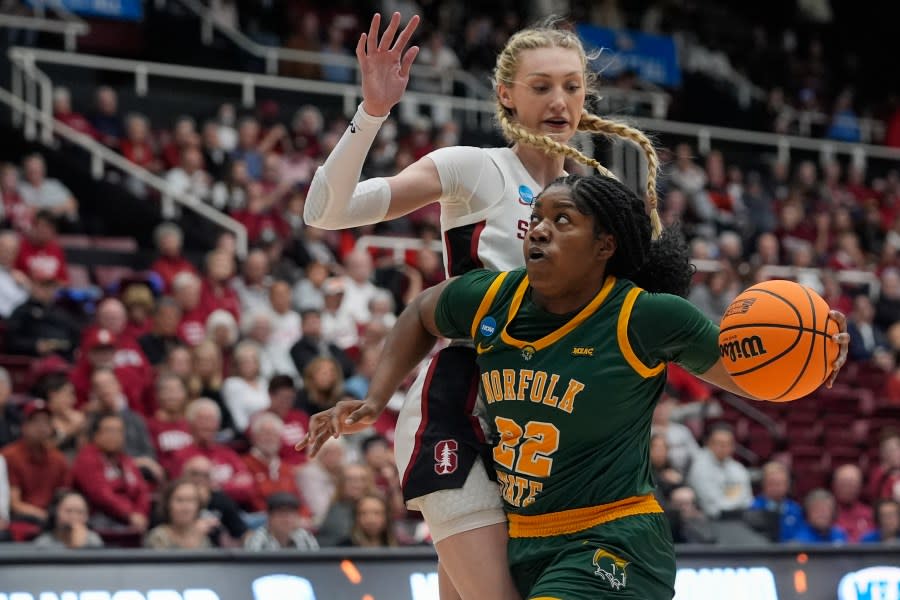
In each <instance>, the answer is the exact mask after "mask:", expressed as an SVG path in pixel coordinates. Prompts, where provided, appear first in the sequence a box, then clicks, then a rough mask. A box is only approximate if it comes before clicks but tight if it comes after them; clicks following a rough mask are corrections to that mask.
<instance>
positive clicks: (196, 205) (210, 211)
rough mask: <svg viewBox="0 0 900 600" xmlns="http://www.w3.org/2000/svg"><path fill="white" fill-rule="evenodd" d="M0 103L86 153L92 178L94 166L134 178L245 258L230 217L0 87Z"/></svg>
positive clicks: (242, 230)
mask: <svg viewBox="0 0 900 600" xmlns="http://www.w3.org/2000/svg"><path fill="white" fill-rule="evenodd" d="M0 102H2V103H3V104H6V105H7V106H9V107H10V109H12V110H14V111H18V112H21V113H24V114H26V115H28V116H29V117H30V118H32V119H35V120H38V121H40V122H41V123H42V124H43V125H44V126H45V127H47V128H49V129H50V130H51V131H52V132H53V133H55V134H56V135H58V136H59V137H61V138H63V139H65V140H67V141H69V142H71V143H72V144H74V145H76V146H79V147H81V148H83V149H84V150H85V151H87V152H88V153H90V155H91V164H92V171H93V174H94V176H95V177H99V176H102V168H101V169H98V168H97V165H100V167H102V166H103V164H104V163H105V164H110V165H112V166H114V167H116V168H117V169H121V170H122V171H124V172H126V173H128V174H129V175H130V176H132V177H134V178H135V179H137V180H138V181H140V182H141V183H143V184H145V185H147V186H148V187H150V188H153V189H155V190H157V191H158V192H159V193H160V194H161V195H162V196H163V198H164V201H165V200H171V201H174V202H177V203H178V204H181V205H182V206H185V207H186V208H189V209H191V210H192V211H194V212H196V213H198V214H199V215H201V216H202V217H205V218H206V219H209V220H210V221H212V222H213V223H215V224H216V225H218V226H219V227H222V228H223V229H227V230H229V231H231V232H233V233H234V235H235V240H236V250H237V253H238V256H240V257H244V256H246V254H247V229H246V227H244V226H243V225H242V224H241V223H239V222H238V221H235V220H234V219H232V218H231V217H229V216H227V215H224V214H222V213H221V212H219V211H218V210H216V209H215V208H213V207H211V206H209V205H208V204H205V203H204V202H202V201H201V200H199V199H198V198H197V197H196V196H194V195H192V194H187V193H179V192H176V191H174V190H173V189H172V188H171V186H170V185H169V183H168V182H167V181H166V180H165V179H162V178H161V177H158V176H156V175H154V174H153V173H151V172H150V171H148V170H146V169H144V168H142V167H139V166H137V165H136V164H134V163H133V162H131V161H130V160H128V159H127V158H125V157H123V156H121V155H119V154H116V153H115V152H113V151H112V150H110V149H109V148H107V147H106V146H104V145H103V144H100V143H99V142H97V141H96V140H94V139H93V138H91V137H89V136H87V135H85V134H83V133H80V132H78V131H76V130H74V129H72V128H71V127H69V126H68V125H66V124H65V123H62V122H60V121H57V120H56V119H54V118H52V117H50V118H49V119H48V117H47V116H46V115H45V114H44V113H43V112H41V111H39V110H37V109H36V108H34V107H33V106H30V105H29V104H27V103H25V102H23V101H22V100H20V99H19V98H16V97H15V96H14V95H12V94H11V93H10V92H9V91H7V90H5V89H4V88H2V87H0Z"/></svg>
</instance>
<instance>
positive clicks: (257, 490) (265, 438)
mask: <svg viewBox="0 0 900 600" xmlns="http://www.w3.org/2000/svg"><path fill="white" fill-rule="evenodd" d="M283 432H284V423H283V422H282V421H281V419H280V418H278V416H277V415H274V414H272V413H270V412H263V413H260V414H258V415H256V416H255V417H253V422H252V424H251V425H250V440H251V442H252V444H253V445H252V447H251V448H250V452H248V453H247V454H245V455H244V456H243V459H244V464H245V465H247V470H248V471H250V474H251V475H252V476H253V480H254V488H253V497H252V501H251V508H252V509H253V512H261V511H263V510H265V508H266V498H268V497H269V496H271V495H272V494H274V493H276V492H290V493H292V494H295V495H298V496H299V495H300V490H298V489H297V481H296V479H295V477H294V468H293V466H292V465H289V464H287V463H285V462H284V461H282V460H281V458H280V456H279V454H280V452H281V439H282V433H283ZM305 513H306V514H305V516H307V517H309V514H310V513H309V511H305Z"/></svg>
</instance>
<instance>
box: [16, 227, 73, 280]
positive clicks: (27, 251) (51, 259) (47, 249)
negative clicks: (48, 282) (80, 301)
mask: <svg viewBox="0 0 900 600" xmlns="http://www.w3.org/2000/svg"><path fill="white" fill-rule="evenodd" d="M57 230H58V229H57V219H56V217H55V216H54V215H53V214H52V213H50V212H48V211H46V210H40V211H38V213H37V214H36V215H35V216H34V226H33V227H32V228H31V232H30V233H29V234H28V235H27V236H25V237H23V238H22V241H21V243H20V245H19V254H18V255H17V256H16V262H15V267H16V269H18V270H19V271H21V272H23V273H25V274H27V275H29V276H30V277H32V278H33V277H34V275H32V274H31V273H32V271H33V270H35V269H37V270H38V271H39V272H40V274H41V275H40V276H41V277H42V278H44V279H47V278H53V279H55V280H57V281H59V282H61V283H68V281H69V269H68V264H67V263H66V255H65V252H63V249H62V246H60V245H59V242H58V241H57Z"/></svg>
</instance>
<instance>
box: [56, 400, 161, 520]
mask: <svg viewBox="0 0 900 600" xmlns="http://www.w3.org/2000/svg"><path fill="white" fill-rule="evenodd" d="M72 479H73V480H74V483H75V488H76V489H78V490H80V491H81V493H82V494H84V497H85V499H86V500H87V501H88V504H89V505H90V507H91V512H92V515H93V516H92V518H91V521H92V523H93V524H94V527H97V528H109V527H115V526H117V525H121V524H126V525H129V526H131V527H132V528H134V529H135V530H137V531H138V532H140V533H143V532H145V531H146V530H147V524H148V522H149V519H148V518H149V515H150V492H149V490H148V489H147V484H146V483H144V478H143V477H142V476H141V472H140V471H139V470H138V467H137V465H135V464H134V461H133V460H132V459H131V457H129V456H128V455H127V454H125V425H124V423H122V417H120V416H119V415H113V414H104V415H100V416H99V417H97V420H96V421H94V423H93V425H92V427H91V442H90V443H88V444H85V445H84V446H83V447H82V448H81V450H80V451H79V452H78V456H76V457H75V462H74V463H72Z"/></svg>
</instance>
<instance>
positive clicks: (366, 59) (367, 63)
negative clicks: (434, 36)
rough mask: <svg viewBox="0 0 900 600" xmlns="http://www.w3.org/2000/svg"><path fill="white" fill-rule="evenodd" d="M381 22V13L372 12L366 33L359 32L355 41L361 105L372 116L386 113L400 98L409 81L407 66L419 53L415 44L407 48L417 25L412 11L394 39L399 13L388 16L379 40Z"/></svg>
mask: <svg viewBox="0 0 900 600" xmlns="http://www.w3.org/2000/svg"><path fill="white" fill-rule="evenodd" d="M380 26H381V15H380V14H379V13H375V16H374V17H372V23H371V25H370V26H369V33H368V34H366V33H363V34H362V35H360V36H359V42H357V44H356V58H357V59H358V60H359V67H360V72H361V73H362V91H363V106H364V108H365V111H366V112H367V113H369V114H370V115H372V116H373V117H381V116H384V115H386V114H388V113H389V112H391V108H393V107H394V105H395V104H397V103H398V102H399V101H400V98H401V97H402V96H403V92H405V91H406V85H407V84H408V83H409V70H410V68H411V67H412V63H413V61H414V60H415V59H416V55H418V54H419V47H418V46H412V47H411V48H409V49H406V45H407V44H408V43H409V40H410V38H412V35H413V33H414V32H415V31H416V27H418V26H419V16H418V15H413V17H412V18H411V19H410V20H409V23H407V24H406V27H404V28H403V31H401V32H400V35H398V36H397V40H396V41H394V36H395V35H397V30H398V29H399V28H400V13H397V12H395V13H394V14H393V15H392V16H391V21H390V23H388V26H387V29H386V30H385V32H384V34H383V35H382V36H381V41H379V40H378V29H379V28H380Z"/></svg>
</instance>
